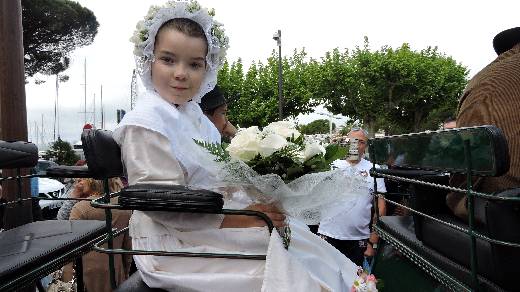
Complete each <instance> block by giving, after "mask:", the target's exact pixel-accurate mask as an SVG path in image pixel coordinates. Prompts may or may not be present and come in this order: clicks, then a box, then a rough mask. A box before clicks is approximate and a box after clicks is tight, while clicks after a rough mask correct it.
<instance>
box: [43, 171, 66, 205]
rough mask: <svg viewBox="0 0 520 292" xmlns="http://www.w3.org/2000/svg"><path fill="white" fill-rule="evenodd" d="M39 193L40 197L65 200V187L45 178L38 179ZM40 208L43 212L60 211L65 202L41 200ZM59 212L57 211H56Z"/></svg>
mask: <svg viewBox="0 0 520 292" xmlns="http://www.w3.org/2000/svg"><path fill="white" fill-rule="evenodd" d="M38 193H39V196H40V197H47V198H52V197H53V196H54V197H58V198H64V197H65V185H64V184H62V183H61V182H59V181H57V180H55V179H50V178H45V177H39V178H38ZM39 203H40V208H41V209H42V210H44V209H47V210H53V209H59V208H60V207H61V205H62V204H63V201H61V200H60V201H58V200H39ZM56 212H57V210H56Z"/></svg>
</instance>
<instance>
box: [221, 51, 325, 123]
mask: <svg viewBox="0 0 520 292" xmlns="http://www.w3.org/2000/svg"><path fill="white" fill-rule="evenodd" d="M306 57H307V54H306V53H305V51H304V50H302V51H299V52H298V51H294V52H293V55H292V56H291V57H289V58H287V57H284V58H283V60H282V72H283V97H284V107H283V113H284V117H296V116H297V115H299V114H300V113H308V112H311V111H312V109H313V107H314V106H316V105H317V102H316V101H315V99H314V93H313V92H312V86H311V79H312V78H313V75H312V72H311V71H312V70H311V67H312V62H306ZM218 84H219V87H220V89H221V91H222V92H223V94H224V96H226V97H227V99H228V108H229V111H228V115H229V119H230V120H231V122H233V123H234V124H237V125H239V126H240V127H249V126H252V125H256V126H261V127H262V126H265V125H267V124H269V123H271V122H274V121H277V120H279V118H278V56H277V54H276V53H275V51H273V52H272V55H271V56H270V57H269V58H268V59H267V63H266V64H264V63H262V62H260V61H259V62H256V63H253V64H252V65H251V66H250V67H249V69H248V70H247V72H244V71H243V66H242V61H241V60H240V59H239V60H238V61H236V62H234V63H232V64H231V65H230V64H229V63H225V64H224V66H223V68H222V69H221V70H220V71H219V75H218Z"/></svg>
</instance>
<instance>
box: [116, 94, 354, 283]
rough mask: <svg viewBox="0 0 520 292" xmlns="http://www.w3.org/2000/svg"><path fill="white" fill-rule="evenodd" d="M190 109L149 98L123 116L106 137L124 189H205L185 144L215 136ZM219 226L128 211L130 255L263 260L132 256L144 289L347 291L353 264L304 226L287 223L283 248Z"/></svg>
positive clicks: (262, 236)
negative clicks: (114, 145)
mask: <svg viewBox="0 0 520 292" xmlns="http://www.w3.org/2000/svg"><path fill="white" fill-rule="evenodd" d="M197 108H198V105H197V104H192V103H191V102H190V103H188V104H187V105H184V106H180V107H178V108H176V107H174V106H173V105H170V104H168V103H167V102H165V101H164V100H162V99H160V98H159V97H157V96H154V95H153V94H150V95H149V96H148V100H145V101H144V102H141V104H138V105H137V107H136V110H135V111H134V112H130V113H129V114H127V115H126V116H125V119H126V121H125V120H123V122H122V123H121V125H120V126H119V127H118V128H117V129H116V131H115V132H114V138H115V139H116V141H117V142H118V143H119V144H120V145H121V148H122V156H123V161H124V163H125V166H126V168H127V172H128V179H129V184H130V185H133V184H142V183H153V184H169V185H179V184H182V185H185V184H188V185H196V186H200V187H205V188H208V189H211V183H212V178H211V176H212V174H211V173H205V172H204V167H203V166H201V165H197V164H196V161H195V160H194V159H193V158H192V157H190V155H192V152H193V149H194V148H193V147H198V146H196V145H195V143H190V142H193V141H192V139H202V140H206V141H208V142H211V141H210V138H208V137H211V131H213V130H216V129H214V128H211V124H210V123H211V122H210V121H209V120H207V118H205V116H204V115H203V114H202V112H201V111H200V109H198V110H197ZM166 111H169V112H166ZM165 116H166V118H165ZM127 117H128V118H127ZM149 117H154V118H153V119H152V118H150V119H149ZM208 123H209V124H208ZM208 125H209V126H208ZM235 198H236V197H235ZM248 203H250V202H248V199H247V197H244V196H243V197H242V199H241V200H237V199H233V201H226V203H225V207H239V208H241V207H245V206H247V205H248ZM222 220H223V215H212V214H187V213H166V212H141V211H135V212H134V214H133V215H132V218H131V221H130V235H131V237H132V244H133V248H134V249H144V250H164V251H194V252H218V253H247V254H267V260H266V261H263V260H242V259H208V258H190V257H166V256H134V259H135V262H136V265H137V267H138V269H139V271H140V272H141V275H142V277H143V280H144V281H145V283H147V284H148V285H149V286H150V287H154V288H162V289H166V290H169V291H348V290H350V287H351V286H352V283H353V281H354V279H355V277H356V270H357V268H356V266H355V265H354V264H353V263H352V262H351V261H350V260H349V259H348V258H346V257H345V256H343V255H342V254H341V253H340V252H338V251H337V250H336V249H334V248H333V247H332V246H331V245H329V244H328V243H326V242H325V241H324V240H322V239H320V238H319V237H317V236H315V235H314V234H312V233H311V232H310V231H308V228H307V226H305V225H303V224H301V223H299V222H297V221H295V220H291V221H290V225H291V229H292V236H291V245H290V247H289V249H288V250H286V249H285V248H284V247H283V244H282V240H281V238H280V236H279V235H278V233H277V232H276V231H273V233H272V234H271V236H270V235H269V232H268V230H267V228H266V227H256V228H223V229H220V228H219V227H220V224H221V222H222Z"/></svg>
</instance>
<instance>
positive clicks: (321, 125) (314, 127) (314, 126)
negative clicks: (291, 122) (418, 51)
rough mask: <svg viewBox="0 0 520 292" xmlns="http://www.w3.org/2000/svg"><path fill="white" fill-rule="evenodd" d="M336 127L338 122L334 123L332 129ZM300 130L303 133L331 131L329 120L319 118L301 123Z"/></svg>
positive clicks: (325, 132) (311, 133) (326, 132)
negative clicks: (304, 123) (305, 123)
mask: <svg viewBox="0 0 520 292" xmlns="http://www.w3.org/2000/svg"><path fill="white" fill-rule="evenodd" d="M334 129H336V124H334V123H332V130H334ZM298 130H299V131H300V132H301V133H302V134H307V135H313V134H328V133H329V132H330V124H329V120H325V119H319V120H314V121H312V122H310V123H308V124H307V125H301V126H299V127H298Z"/></svg>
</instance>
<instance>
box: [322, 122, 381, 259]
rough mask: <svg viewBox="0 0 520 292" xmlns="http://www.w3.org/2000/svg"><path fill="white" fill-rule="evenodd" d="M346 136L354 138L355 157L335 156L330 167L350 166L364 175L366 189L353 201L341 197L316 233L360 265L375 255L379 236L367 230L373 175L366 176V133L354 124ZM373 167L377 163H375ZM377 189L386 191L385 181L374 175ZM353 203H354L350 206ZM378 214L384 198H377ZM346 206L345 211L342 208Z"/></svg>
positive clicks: (368, 172)
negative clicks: (341, 157) (355, 144)
mask: <svg viewBox="0 0 520 292" xmlns="http://www.w3.org/2000/svg"><path fill="white" fill-rule="evenodd" d="M348 137H349V138H350V139H352V138H357V139H358V156H357V159H352V158H350V157H347V158H346V159H345V160H336V161H334V162H333V163H332V167H333V168H339V169H347V168H354V169H355V171H356V173H358V174H359V175H360V176H363V177H364V178H365V181H366V183H367V187H368V189H369V192H368V193H367V194H366V195H364V196H361V197H359V198H358V199H357V200H356V201H355V202H354V203H352V201H344V202H342V203H339V204H337V205H336V206H334V207H333V209H334V210H330V214H337V215H334V216H331V217H328V218H325V219H323V220H322V221H321V222H320V226H319V228H318V234H320V235H321V237H322V238H323V239H325V240H326V241H327V242H329V243H330V244H331V245H333V246H334V247H335V248H336V249H338V250H339V251H340V252H341V253H343V254H344V255H346V256H347V257H348V258H350V260H352V261H353V262H354V263H355V264H357V265H358V266H362V265H363V260H364V257H365V256H366V257H372V256H374V255H375V249H376V248H377V242H378V240H379V237H378V236H377V234H376V233H375V232H371V230H370V223H371V219H372V216H373V214H372V213H373V212H372V202H373V199H374V196H373V194H372V192H373V189H374V187H373V185H374V179H373V178H372V177H371V176H370V169H371V168H372V163H371V162H370V161H368V160H366V159H365V158H364V154H365V150H366V147H367V142H368V136H367V133H366V131H365V130H363V129H361V128H358V127H354V128H352V130H351V131H350V133H349V134H348ZM376 167H379V166H378V165H376ZM376 182H377V190H378V191H379V192H386V188H385V183H384V180H383V179H382V178H378V179H377V180H376ZM352 204H354V206H352ZM378 207H379V215H385V209H386V206H385V201H384V200H383V199H381V198H378ZM342 210H348V211H342Z"/></svg>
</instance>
